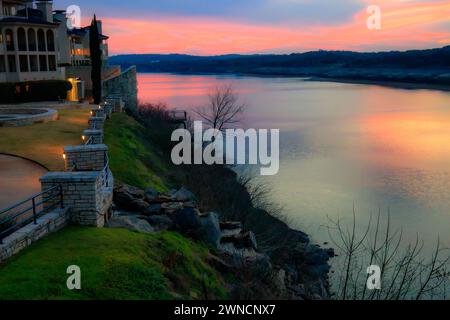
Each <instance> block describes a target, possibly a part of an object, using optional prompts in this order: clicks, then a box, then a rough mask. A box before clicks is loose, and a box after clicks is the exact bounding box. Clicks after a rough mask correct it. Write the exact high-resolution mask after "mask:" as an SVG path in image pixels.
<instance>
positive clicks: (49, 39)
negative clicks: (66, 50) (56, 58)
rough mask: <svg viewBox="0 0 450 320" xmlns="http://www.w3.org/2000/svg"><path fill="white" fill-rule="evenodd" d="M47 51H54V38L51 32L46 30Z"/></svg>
mask: <svg viewBox="0 0 450 320" xmlns="http://www.w3.org/2000/svg"><path fill="white" fill-rule="evenodd" d="M47 50H48V51H55V36H54V34H53V30H47Z"/></svg>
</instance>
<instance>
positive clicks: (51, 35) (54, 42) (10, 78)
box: [0, 0, 65, 82]
mask: <svg viewBox="0 0 450 320" xmlns="http://www.w3.org/2000/svg"><path fill="white" fill-rule="evenodd" d="M60 24H61V22H60V21H58V20H56V19H54V17H53V12H52V2H51V1H39V2H36V3H34V1H33V0H0V82H23V81H34V80H62V79H64V78H65V73H64V69H63V68H62V67H60V62H59V51H60V50H61V49H62V48H60V47H59V45H58V39H57V38H56V34H57V30H58V28H59V27H60Z"/></svg>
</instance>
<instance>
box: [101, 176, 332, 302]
mask: <svg viewBox="0 0 450 320" xmlns="http://www.w3.org/2000/svg"><path fill="white" fill-rule="evenodd" d="M107 227H110V228H126V229H129V230H132V231H135V232H142V233H153V232H159V231H174V232H179V233H181V234H183V235H184V236H186V237H188V238H190V239H192V240H194V241H198V242H202V243H205V244H206V245H208V247H209V248H210V258H209V261H208V263H209V264H210V265H212V266H213V267H214V268H215V269H217V270H218V271H220V272H221V273H223V274H228V275H231V276H233V277H234V280H233V281H229V283H227V285H228V289H229V292H230V296H231V297H232V298H235V299H297V300H298V299H300V300H323V299H330V288H329V279H328V274H329V271H330V265H329V260H330V258H332V257H334V250H333V249H322V248H321V247H319V246H318V245H314V244H312V243H311V242H310V239H309V237H308V236H307V235H306V234H304V233H302V232H300V231H296V230H292V229H289V231H288V234H286V237H287V238H289V239H290V242H291V243H290V244H289V246H288V248H286V246H284V248H281V247H280V248H278V250H277V251H278V252H277V255H276V258H274V255H273V254H271V253H269V252H267V251H266V250H262V249H261V248H260V247H259V246H258V243H257V240H256V237H255V234H254V233H253V231H252V230H247V229H245V228H244V227H243V225H242V223H241V222H238V221H223V220H221V215H220V213H216V212H202V209H201V208H200V207H199V206H198V204H197V200H196V197H195V195H194V194H193V193H192V192H190V191H189V190H187V189H186V188H184V187H182V188H180V189H179V190H172V191H170V192H168V193H159V192H157V191H156V190H153V189H151V188H149V189H146V190H141V189H138V188H135V187H133V186H129V185H124V184H122V185H118V186H116V187H115V189H114V207H113V213H112V215H111V217H110V219H109V221H108V223H107ZM280 252H282V253H281V254H280Z"/></svg>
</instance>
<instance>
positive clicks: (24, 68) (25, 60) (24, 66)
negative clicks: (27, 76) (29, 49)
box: [19, 54, 29, 72]
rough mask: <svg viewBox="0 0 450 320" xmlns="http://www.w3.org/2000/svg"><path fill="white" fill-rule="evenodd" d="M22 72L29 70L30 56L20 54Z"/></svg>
mask: <svg viewBox="0 0 450 320" xmlns="http://www.w3.org/2000/svg"><path fill="white" fill-rule="evenodd" d="M19 65H20V72H28V71H29V70H28V56H26V55H23V54H21V55H20V56H19Z"/></svg>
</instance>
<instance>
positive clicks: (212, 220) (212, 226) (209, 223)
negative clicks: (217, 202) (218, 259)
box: [200, 212, 222, 248]
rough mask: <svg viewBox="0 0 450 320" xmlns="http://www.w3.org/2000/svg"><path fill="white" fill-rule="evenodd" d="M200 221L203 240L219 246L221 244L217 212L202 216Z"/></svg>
mask: <svg viewBox="0 0 450 320" xmlns="http://www.w3.org/2000/svg"><path fill="white" fill-rule="evenodd" d="M200 223H201V224H202V231H203V232H202V235H203V241H204V242H206V243H208V244H209V245H211V246H213V247H215V248H217V247H218V246H219V244H220V237H221V235H222V233H221V231H220V223H219V215H218V214H217V213H215V212H210V213H208V214H206V215H202V216H200Z"/></svg>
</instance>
